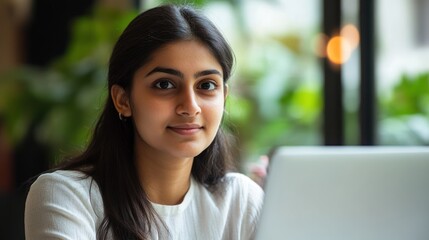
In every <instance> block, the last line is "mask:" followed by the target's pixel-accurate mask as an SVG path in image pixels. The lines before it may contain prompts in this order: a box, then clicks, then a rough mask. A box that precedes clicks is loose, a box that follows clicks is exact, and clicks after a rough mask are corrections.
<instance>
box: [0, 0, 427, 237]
mask: <svg viewBox="0 0 429 240" xmlns="http://www.w3.org/2000/svg"><path fill="white" fill-rule="evenodd" d="M175 2H178V3H183V2H185V1H159V0H61V1H57V0H1V1H0V214H1V215H0V219H1V220H0V221H1V223H0V239H24V235H23V206H24V201H25V189H26V187H25V182H26V181H27V180H28V179H29V178H30V177H32V176H35V175H37V174H39V173H40V172H42V171H45V170H47V169H48V168H49V167H50V166H52V165H53V164H55V163H57V162H59V161H61V159H63V158H64V157H65V156H69V155H74V154H76V153H78V152H79V151H81V150H82V149H83V148H84V147H85V145H86V143H87V141H88V137H89V136H90V133H91V129H92V128H93V126H94V123H95V120H96V118H97V116H98V114H99V112H100V108H101V105H102V104H103V103H104V99H105V97H106V96H107V95H106V76H107V64H108V58H109V55H110V52H111V49H112V47H113V44H114V43H115V40H116V38H117V37H118V36H119V34H120V33H121V31H122V30H123V29H124V28H125V27H126V25H127V23H128V22H129V21H130V20H131V19H132V18H133V17H135V16H136V15H137V14H138V13H139V12H141V11H143V10H145V9H148V8H150V7H153V6H156V5H158V4H161V3H175ZM186 3H191V4H194V5H196V6H198V7H200V8H202V10H203V11H204V12H205V13H206V15H207V16H208V17H209V18H210V19H211V20H212V21H213V22H214V23H215V24H216V25H217V26H218V28H219V29H220V30H221V32H222V33H223V34H224V35H225V37H226V38H227V40H228V41H229V43H230V44H231V46H232V48H233V50H234V52H235V56H236V60H237V64H236V66H235V69H234V74H233V76H232V79H231V81H230V85H231V95H230V96H229V99H228V102H227V112H228V114H227V115H226V119H225V120H226V121H225V128H226V129H228V130H229V131H231V132H232V133H233V134H234V135H236V137H237V148H236V149H234V154H235V155H236V159H237V162H238V163H239V167H240V168H239V170H240V171H242V172H244V173H246V174H248V175H249V176H251V177H257V176H256V175H258V174H259V172H258V170H257V169H258V167H261V166H262V167H263V166H264V164H266V161H267V157H266V156H267V155H269V154H270V152H271V151H272V150H273V149H275V147H276V146H279V145H429V64H428V58H429V27H428V24H429V0H396V1H389V0H376V1H372V0H360V1H359V0H300V1H295V0H195V1H191V0H188V1H186Z"/></svg>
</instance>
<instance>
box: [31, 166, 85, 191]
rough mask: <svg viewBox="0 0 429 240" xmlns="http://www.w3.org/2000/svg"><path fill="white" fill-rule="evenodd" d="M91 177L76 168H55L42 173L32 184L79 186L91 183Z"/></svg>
mask: <svg viewBox="0 0 429 240" xmlns="http://www.w3.org/2000/svg"><path fill="white" fill-rule="evenodd" d="M92 182H93V181H92V177H90V176H88V175H86V174H85V173H83V172H81V171H77V170H56V171H54V172H48V173H43V174H41V175H40V176H39V177H37V179H36V180H35V181H34V183H33V184H32V187H33V186H34V185H50V186H54V185H55V186H80V187H85V186H88V187H89V185H91V184H92Z"/></svg>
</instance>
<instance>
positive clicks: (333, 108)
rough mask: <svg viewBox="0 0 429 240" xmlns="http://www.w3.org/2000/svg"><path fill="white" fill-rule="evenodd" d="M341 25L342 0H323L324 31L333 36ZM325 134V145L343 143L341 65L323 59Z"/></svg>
mask: <svg viewBox="0 0 429 240" xmlns="http://www.w3.org/2000/svg"><path fill="white" fill-rule="evenodd" d="M340 27H341V0H324V1H323V32H324V33H325V34H326V36H328V38H330V37H332V36H333V35H336V34H338V33H339V31H340ZM323 72H324V79H323V99H324V109H323V136H324V144H325V145H343V143H344V123H343V95H342V82H341V65H334V64H332V63H330V62H329V59H328V58H324V59H323Z"/></svg>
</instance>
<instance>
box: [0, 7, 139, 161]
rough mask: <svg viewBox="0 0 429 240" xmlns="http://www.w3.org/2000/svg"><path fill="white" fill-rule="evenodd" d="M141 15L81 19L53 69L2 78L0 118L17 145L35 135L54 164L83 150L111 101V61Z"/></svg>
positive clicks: (100, 11)
mask: <svg viewBox="0 0 429 240" xmlns="http://www.w3.org/2000/svg"><path fill="white" fill-rule="evenodd" d="M136 14H137V12H136V11H133V10H129V11H124V10H118V9H106V8H101V7H96V8H95V9H94V11H93V13H92V14H90V15H88V16H84V17H80V18H78V19H76V21H75V22H74V24H73V29H72V39H71V41H70V45H69V48H68V49H67V52H66V53H65V54H64V55H63V56H62V57H60V58H59V59H56V60H54V61H53V62H52V64H51V65H50V66H48V67H46V68H35V67H32V66H23V67H20V68H18V69H14V70H12V71H11V72H9V73H6V74H5V75H3V76H2V77H1V81H0V96H1V98H0V113H2V114H3V115H4V117H5V120H6V126H7V130H8V135H9V137H10V139H11V140H12V142H13V143H14V144H15V145H16V144H17V143H19V141H21V140H22V139H23V137H24V135H26V134H28V132H29V131H34V132H32V133H31V134H34V137H35V139H36V140H37V141H38V142H40V143H42V144H43V145H46V146H48V147H49V149H50V151H51V152H52V154H51V157H52V159H51V162H52V161H55V160H58V158H61V156H63V155H64V153H67V154H72V153H73V152H75V151H79V150H80V149H82V147H83V146H84V145H85V143H86V141H87V139H88V136H89V132H90V131H89V130H90V129H91V128H92V125H93V121H94V120H95V119H96V116H97V115H98V113H99V110H100V106H101V104H102V101H104V98H105V96H106V91H105V89H106V87H105V86H106V77H107V61H108V59H109V55H110V53H111V50H112V48H113V45H114V43H115V41H116V39H117V38H118V36H119V34H120V33H121V32H122V31H123V29H124V28H125V26H126V25H127V24H128V23H129V21H130V20H131V19H132V18H133V17H134V16H135V15H136Z"/></svg>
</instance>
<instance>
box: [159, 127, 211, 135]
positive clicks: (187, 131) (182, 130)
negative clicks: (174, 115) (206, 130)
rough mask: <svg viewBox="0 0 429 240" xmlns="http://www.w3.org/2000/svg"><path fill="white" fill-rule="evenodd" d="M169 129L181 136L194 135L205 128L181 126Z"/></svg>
mask: <svg viewBox="0 0 429 240" xmlns="http://www.w3.org/2000/svg"><path fill="white" fill-rule="evenodd" d="M167 128H168V129H170V130H172V131H173V132H176V133H178V134H180V135H192V134H195V133H197V132H199V131H200V130H201V129H202V128H203V127H202V126H201V125H199V124H180V125H172V126H168V127H167Z"/></svg>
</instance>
